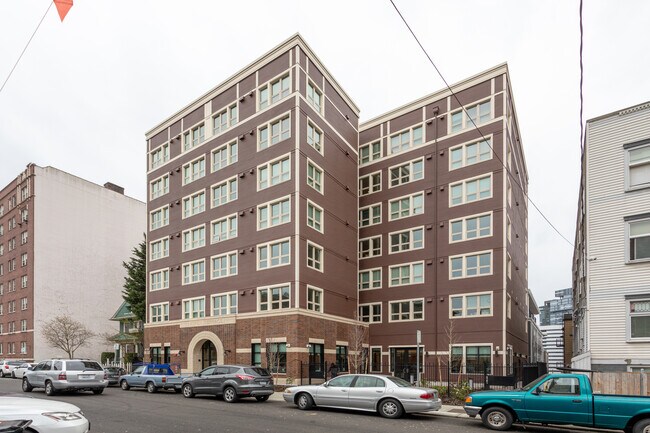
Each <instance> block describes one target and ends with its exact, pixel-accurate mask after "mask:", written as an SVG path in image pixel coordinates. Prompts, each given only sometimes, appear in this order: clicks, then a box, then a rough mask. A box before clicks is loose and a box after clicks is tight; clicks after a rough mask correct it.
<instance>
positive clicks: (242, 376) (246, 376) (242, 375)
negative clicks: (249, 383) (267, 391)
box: [235, 374, 255, 380]
mask: <svg viewBox="0 0 650 433" xmlns="http://www.w3.org/2000/svg"><path fill="white" fill-rule="evenodd" d="M235 376H236V377H237V379H239V380H254V379H255V377H253V376H249V375H247V374H237V375H235Z"/></svg>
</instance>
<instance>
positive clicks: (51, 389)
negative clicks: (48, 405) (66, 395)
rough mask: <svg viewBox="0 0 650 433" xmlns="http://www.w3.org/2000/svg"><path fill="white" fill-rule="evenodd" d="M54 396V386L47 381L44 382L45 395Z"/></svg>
mask: <svg viewBox="0 0 650 433" xmlns="http://www.w3.org/2000/svg"><path fill="white" fill-rule="evenodd" d="M54 394H56V390H55V389H54V385H52V382H50V381H49V380H48V381H47V382H45V395H54Z"/></svg>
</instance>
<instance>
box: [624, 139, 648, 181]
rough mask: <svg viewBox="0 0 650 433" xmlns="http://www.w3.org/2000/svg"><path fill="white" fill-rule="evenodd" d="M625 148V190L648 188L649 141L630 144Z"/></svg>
mask: <svg viewBox="0 0 650 433" xmlns="http://www.w3.org/2000/svg"><path fill="white" fill-rule="evenodd" d="M625 148H626V155H625V160H626V164H627V172H626V179H625V181H626V187H627V189H637V188H646V187H650V140H645V141H642V142H641V143H632V144H630V145H627V146H625Z"/></svg>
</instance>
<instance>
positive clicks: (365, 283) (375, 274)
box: [359, 268, 381, 290]
mask: <svg viewBox="0 0 650 433" xmlns="http://www.w3.org/2000/svg"><path fill="white" fill-rule="evenodd" d="M380 288H381V268H376V269H368V270H365V271H359V290H368V289H380Z"/></svg>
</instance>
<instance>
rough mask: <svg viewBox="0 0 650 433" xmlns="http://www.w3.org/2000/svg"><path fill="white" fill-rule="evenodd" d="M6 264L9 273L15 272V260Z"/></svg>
mask: <svg viewBox="0 0 650 433" xmlns="http://www.w3.org/2000/svg"><path fill="white" fill-rule="evenodd" d="M7 264H8V265H9V272H12V271H15V270H16V259H11V260H9V262H8V263H7Z"/></svg>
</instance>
